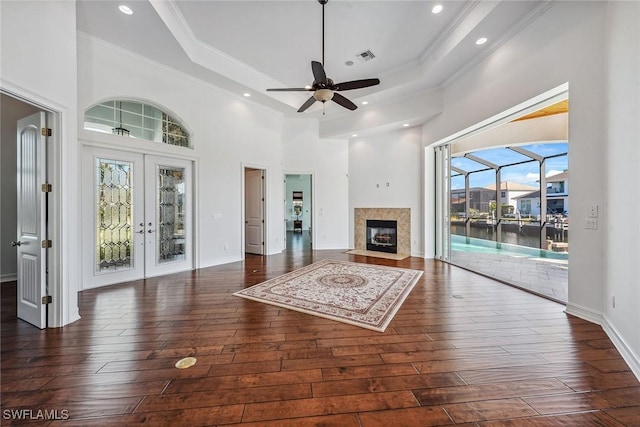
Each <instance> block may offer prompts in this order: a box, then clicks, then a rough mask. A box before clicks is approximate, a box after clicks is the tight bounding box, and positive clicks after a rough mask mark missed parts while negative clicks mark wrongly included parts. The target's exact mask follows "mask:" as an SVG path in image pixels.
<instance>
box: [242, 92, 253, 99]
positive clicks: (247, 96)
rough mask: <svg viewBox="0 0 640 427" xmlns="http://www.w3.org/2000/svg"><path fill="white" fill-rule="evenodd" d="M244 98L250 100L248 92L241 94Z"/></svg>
mask: <svg viewBox="0 0 640 427" xmlns="http://www.w3.org/2000/svg"><path fill="white" fill-rule="evenodd" d="M242 96H244V97H245V98H251V94H250V93H249V92H245V93H243V94H242Z"/></svg>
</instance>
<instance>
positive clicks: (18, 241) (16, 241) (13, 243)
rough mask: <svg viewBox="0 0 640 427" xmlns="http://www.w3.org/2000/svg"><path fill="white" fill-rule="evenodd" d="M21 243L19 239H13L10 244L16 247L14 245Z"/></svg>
mask: <svg viewBox="0 0 640 427" xmlns="http://www.w3.org/2000/svg"><path fill="white" fill-rule="evenodd" d="M20 245H22V242H21V241H20V240H14V241H13V242H11V246H13V247H16V246H20Z"/></svg>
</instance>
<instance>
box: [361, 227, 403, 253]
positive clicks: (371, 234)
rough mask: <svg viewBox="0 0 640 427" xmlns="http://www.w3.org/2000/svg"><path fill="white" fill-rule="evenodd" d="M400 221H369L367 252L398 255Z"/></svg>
mask: <svg viewBox="0 0 640 427" xmlns="http://www.w3.org/2000/svg"><path fill="white" fill-rule="evenodd" d="M397 235H398V221H392V220H377V219H368V220H367V250H368V251H378V252H388V253H392V254H396V253H398V236H397Z"/></svg>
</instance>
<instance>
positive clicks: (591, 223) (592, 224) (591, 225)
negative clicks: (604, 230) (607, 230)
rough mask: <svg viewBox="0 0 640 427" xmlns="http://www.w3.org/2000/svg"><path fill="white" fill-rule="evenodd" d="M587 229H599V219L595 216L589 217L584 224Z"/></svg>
mask: <svg viewBox="0 0 640 427" xmlns="http://www.w3.org/2000/svg"><path fill="white" fill-rule="evenodd" d="M584 228H586V229H587V230H597V229H598V220H597V219H595V218H587V222H586V224H585V226H584Z"/></svg>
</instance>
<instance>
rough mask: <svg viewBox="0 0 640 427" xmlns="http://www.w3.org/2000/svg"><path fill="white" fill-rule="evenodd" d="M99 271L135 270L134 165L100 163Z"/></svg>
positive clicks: (108, 161)
mask: <svg viewBox="0 0 640 427" xmlns="http://www.w3.org/2000/svg"><path fill="white" fill-rule="evenodd" d="M96 173H97V180H96V183H97V192H96V194H97V196H98V197H97V203H98V206H97V210H96V213H97V215H96V233H97V239H96V243H97V248H96V258H97V259H96V269H97V271H98V272H100V271H116V270H124V269H129V268H132V267H133V247H134V245H133V234H132V233H133V231H132V226H133V216H132V207H133V200H132V198H133V197H132V196H133V193H132V190H133V188H132V187H133V186H132V183H133V164H132V163H131V162H125V161H118V160H109V159H97V160H96Z"/></svg>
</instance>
